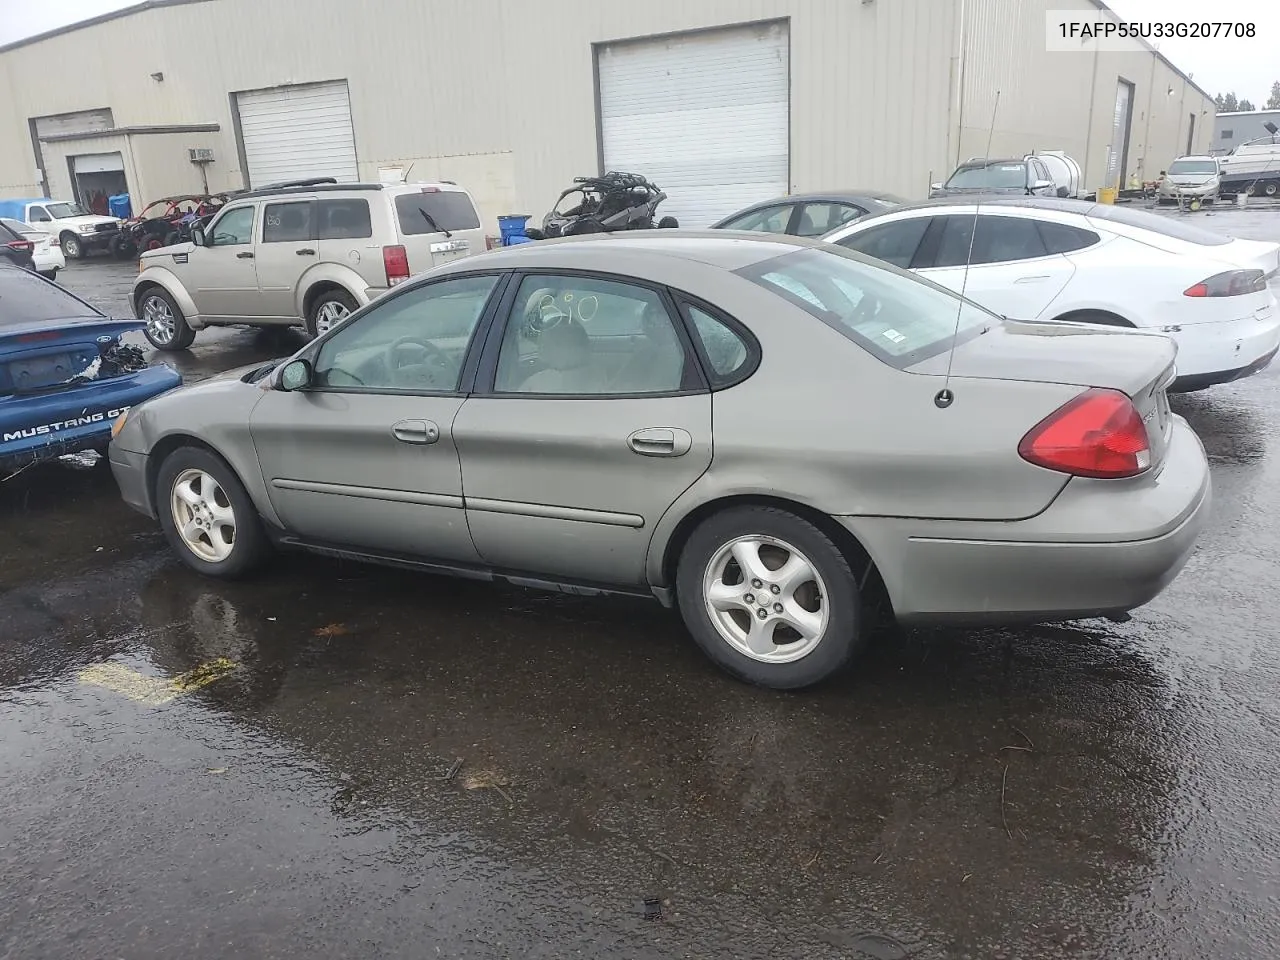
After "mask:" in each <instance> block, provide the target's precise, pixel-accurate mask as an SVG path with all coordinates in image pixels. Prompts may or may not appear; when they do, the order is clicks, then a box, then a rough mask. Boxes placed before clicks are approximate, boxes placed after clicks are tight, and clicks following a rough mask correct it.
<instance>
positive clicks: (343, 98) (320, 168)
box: [236, 80, 359, 187]
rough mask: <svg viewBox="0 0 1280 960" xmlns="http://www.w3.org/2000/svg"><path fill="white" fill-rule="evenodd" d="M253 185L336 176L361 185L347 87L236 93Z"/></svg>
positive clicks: (342, 84)
mask: <svg viewBox="0 0 1280 960" xmlns="http://www.w3.org/2000/svg"><path fill="white" fill-rule="evenodd" d="M236 107H237V110H238V112H239V114H240V135H241V137H243V138H244V153H245V160H246V162H247V165H248V168H249V169H248V171H247V172H248V175H249V185H250V186H251V187H261V186H264V185H266V184H269V183H280V182H281V181H283V180H309V179H311V178H312V177H335V178H337V179H338V180H342V181H352V180H356V179H357V178H358V176H359V174H358V172H357V167H356V139H355V133H354V131H353V130H352V128H351V100H350V98H349V97H348V95H347V82H346V81H345V80H339V81H337V82H335V83H308V84H299V85H297V86H290V87H274V88H272V89H270V90H248V91H245V92H243V93H237V94H236Z"/></svg>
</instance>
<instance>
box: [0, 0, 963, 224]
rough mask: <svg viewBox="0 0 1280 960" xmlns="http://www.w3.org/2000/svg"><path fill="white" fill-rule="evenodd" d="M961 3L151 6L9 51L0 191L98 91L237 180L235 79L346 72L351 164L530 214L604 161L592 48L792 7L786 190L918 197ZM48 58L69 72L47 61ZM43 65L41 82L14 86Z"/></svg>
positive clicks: (804, 0)
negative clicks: (878, 191)
mask: <svg viewBox="0 0 1280 960" xmlns="http://www.w3.org/2000/svg"><path fill="white" fill-rule="evenodd" d="M956 2H957V0H874V2H872V3H861V2H854V0H699V2H698V3H689V2H687V0H681V2H676V0H652V2H650V3H648V4H643V5H638V4H620V3H600V2H598V0H539V2H538V3H513V2H503V0H381V2H380V4H379V8H378V15H377V16H370V15H369V12H368V10H367V9H366V8H364V7H361V6H359V5H353V4H349V3H346V2H340V0H272V2H270V3H262V2H260V0H213V2H209V3H197V4H190V5H182V6H176V7H165V8H159V9H154V10H149V11H145V12H143V13H140V14H135V15H131V16H128V17H123V18H120V19H117V20H112V21H108V22H106V23H102V24H98V25H96V26H93V27H89V28H86V29H83V30H77V31H72V32H70V33H66V34H62V35H60V36H57V37H53V38H50V39H48V40H45V41H42V42H40V43H37V44H31V45H28V46H25V47H19V48H16V49H14V50H10V51H8V52H6V53H3V54H0V77H7V78H8V80H9V82H10V88H11V90H12V94H13V96H12V97H11V98H10V100H11V103H8V104H0V164H3V166H2V167H0V190H2V191H4V192H5V193H8V194H10V195H13V194H14V193H15V192H17V193H21V192H25V190H24V184H25V183H26V181H27V180H29V178H30V170H29V168H30V167H32V166H33V165H34V161H33V160H32V158H31V157H30V145H29V144H27V145H26V146H23V147H21V148H20V149H19V150H14V149H11V148H6V147H5V146H3V145H4V144H9V143H11V142H12V141H13V140H15V139H16V140H18V141H20V142H21V141H24V140H27V139H28V137H27V131H26V118H27V117H31V116H40V115H45V114H52V113H67V112H72V111H75V110H82V109H86V108H91V107H100V106H104V105H109V106H110V107H111V108H112V109H113V111H114V113H115V122H116V124H117V125H119V126H125V125H147V124H164V123H198V122H215V123H218V124H220V125H221V127H222V130H221V132H220V133H218V134H216V135H214V136H216V137H217V141H216V143H215V144H214V150H215V155H216V160H215V162H214V163H213V164H211V165H210V167H209V178H210V186H211V187H213V188H214V189H219V188H227V187H238V186H240V185H241V184H242V182H243V177H242V174H241V171H240V169H239V166H240V163H239V159H238V152H237V148H236V141H235V136H234V132H233V131H234V124H233V122H232V115H231V101H230V97H229V94H230V93H231V92H233V91H237V90H251V89H259V88H264V87H270V86H277V85H280V84H286V83H307V82H317V81H323V80H334V79H346V80H347V81H348V85H349V89H350V95H351V115H352V123H353V127H354V130H355V139H356V152H357V156H358V158H359V165H360V173H361V176H363V177H370V178H372V177H375V176H376V174H377V169H378V167H379V166H383V165H390V164H401V165H406V166H407V165H408V164H410V163H412V164H414V169H413V176H414V177H415V178H429V177H445V178H449V179H454V180H457V181H458V182H460V183H462V184H464V185H466V186H467V187H468V188H470V189H471V190H472V191H473V193H475V194H476V195H477V199H478V201H479V202H480V204H481V209H482V210H483V212H484V213H485V214H486V215H488V216H490V217H492V216H494V215H496V214H497V213H505V212H512V211H513V210H516V211H520V212H528V213H533V214H535V215H538V216H540V215H541V213H542V212H543V211H545V210H546V208H547V205H548V204H550V203H551V202H552V201H553V200H554V198H555V195H556V193H557V192H558V191H559V189H561V188H562V187H563V186H564V185H566V184H567V182H568V181H569V180H570V179H571V178H572V177H573V176H575V175H580V174H582V173H589V172H591V171H594V170H595V169H596V167H597V155H596V123H595V93H594V74H593V66H592V64H593V59H592V44H593V43H601V42H606V41H611V40H621V39H628V38H636V37H643V36H648V35H655V34H663V33H673V32H678V31H682V30H691V29H700V28H709V27H718V26H725V25H730V24H738V23H745V22H753V21H759V20H772V19H778V18H789V20H790V35H791V56H790V60H791V68H790V69H791V75H790V87H791V97H790V100H791V114H790V123H791V129H790V142H791V188H792V189H793V190H806V189H818V188H821V187H827V186H861V185H865V186H877V187H881V188H884V189H888V190H893V191H896V192H899V193H904V194H906V195H908V196H914V197H918V196H922V195H923V193H924V191H925V189H926V188H927V181H928V175H929V172H930V171H931V170H932V171H935V173H936V172H937V171H940V170H941V169H942V168H943V167H944V166H945V165H946V164H947V163H948V159H947V152H948V151H947V139H948V135H949V133H948V124H947V118H948V115H949V112H950V111H949V109H948V105H949V102H950V96H951V87H950V84H951V71H952V69H953V64H952V57H953V54H954V35H955V34H954V28H955V19H954V17H955V5H956ZM970 2H973V0H970ZM232 26H234V29H231V27H232ZM193 37H196V38H199V55H198V56H193V55H192V54H191V52H190V51H191V43H192V38H193ZM126 52H127V55H125V53H126ZM52 63H75V64H76V65H77V69H76V72H75V74H74V76H71V75H66V74H58V73H54V74H50V72H49V64H52ZM154 72H162V73H163V74H164V80H163V82H157V81H155V80H153V79H151V76H150V75H151V74H152V73H154ZM34 76H40V77H41V78H42V80H41V82H40V83H39V84H35V83H31V82H29V81H24V82H21V83H16V84H15V83H13V82H12V81H13V80H14V79H16V78H21V77H34ZM3 92H7V91H3ZM3 99H4V98H0V100H3ZM10 113H11V114H12V119H10Z"/></svg>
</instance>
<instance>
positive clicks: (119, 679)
mask: <svg viewBox="0 0 1280 960" xmlns="http://www.w3.org/2000/svg"><path fill="white" fill-rule="evenodd" d="M235 668H236V665H235V663H233V662H232V661H230V660H227V659H226V658H225V657H219V658H218V659H217V660H210V661H209V662H208V663H202V664H201V665H200V666H198V667H196V668H195V669H194V670H191V671H188V672H187V673H184V674H182V675H181V676H177V677H174V678H172V679H165V678H164V677H148V676H147V675H146V674H144V673H139V672H138V671H137V670H133V669H130V668H129V667H126V666H124V665H123V664H119V663H96V664H94V665H93V666H91V667H85V668H84V669H83V670H81V671H80V682H81V683H88V684H92V685H93V686H96V687H103V688H105V689H107V690H110V691H112V692H114V693H119V694H122V695H123V696H126V697H128V698H129V699H130V700H136V701H138V703H145V704H146V705H147V706H150V707H162V706H164V705H165V704H166V703H172V702H173V701H174V700H176V699H178V697H180V696H182V695H183V694H186V693H191V692H193V691H195V690H199V689H200V688H201V687H207V686H208V685H209V684H211V683H213V682H214V681H215V680H218V679H220V678H222V677H225V676H226V675H227V674H228V673H230V672H231V671H232V670H234V669H235Z"/></svg>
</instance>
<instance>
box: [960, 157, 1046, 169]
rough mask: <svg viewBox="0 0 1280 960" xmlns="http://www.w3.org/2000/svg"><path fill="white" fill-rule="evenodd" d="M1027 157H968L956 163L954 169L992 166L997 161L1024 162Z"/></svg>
mask: <svg viewBox="0 0 1280 960" xmlns="http://www.w3.org/2000/svg"><path fill="white" fill-rule="evenodd" d="M1027 159H1028V158H1027V157H970V158H969V159H968V160H965V161H964V162H963V163H960V164H957V165H956V169H957V170H962V169H964V168H966V167H994V166H995V165H996V164H997V163H1026V162H1027Z"/></svg>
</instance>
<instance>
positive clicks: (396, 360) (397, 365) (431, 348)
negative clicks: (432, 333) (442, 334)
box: [383, 336, 452, 377]
mask: <svg viewBox="0 0 1280 960" xmlns="http://www.w3.org/2000/svg"><path fill="white" fill-rule="evenodd" d="M405 347H413V348H415V349H417V350H420V351H422V354H423V357H422V360H421V361H419V362H425V361H426V360H428V359H430V360H432V361H433V362H434V363H435V364H436V365H437V366H439V367H440V368H441V369H448V367H449V365H450V364H451V362H452V361H451V360H450V359H449V355H448V354H447V353H445V352H444V351H443V350H441V349H440V348H439V347H437V346H436V345H435V344H434V343H432V342H431V341H430V340H419V339H418V338H417V337H414V336H408V337H400V338H398V339H396V340H393V341H392V342H391V343H390V344H389V345H388V346H387V349H386V352H385V353H384V354H383V357H384V359H385V361H386V364H387V371H388V372H389V373H390V374H391V376H392V377H394V376H395V375H396V374H397V373H398V372H399V371H400V369H401V367H402V366H403V364H401V362H400V351H401V350H403V349H404V348H405Z"/></svg>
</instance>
